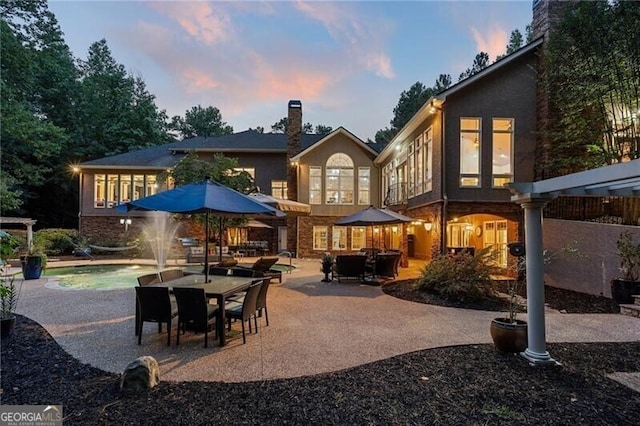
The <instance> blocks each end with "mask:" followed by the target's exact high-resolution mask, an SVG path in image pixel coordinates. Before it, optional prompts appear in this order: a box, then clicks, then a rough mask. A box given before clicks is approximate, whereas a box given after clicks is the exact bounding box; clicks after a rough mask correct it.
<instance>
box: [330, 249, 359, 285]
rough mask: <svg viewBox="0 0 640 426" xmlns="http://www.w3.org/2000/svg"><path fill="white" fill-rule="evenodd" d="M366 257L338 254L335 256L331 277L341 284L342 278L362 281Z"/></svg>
mask: <svg viewBox="0 0 640 426" xmlns="http://www.w3.org/2000/svg"><path fill="white" fill-rule="evenodd" d="M366 262H367V256H362V255H359V254H339V255H337V256H336V263H335V265H333V274H332V277H333V278H335V279H337V280H338V282H341V281H340V279H343V278H355V279H358V280H360V281H362V280H364V273H365V265H366Z"/></svg>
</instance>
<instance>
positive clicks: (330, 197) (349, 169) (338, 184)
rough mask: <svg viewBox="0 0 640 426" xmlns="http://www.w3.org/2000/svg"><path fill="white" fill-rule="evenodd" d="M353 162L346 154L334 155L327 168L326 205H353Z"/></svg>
mask: <svg viewBox="0 0 640 426" xmlns="http://www.w3.org/2000/svg"><path fill="white" fill-rule="evenodd" d="M353 173H354V172H353V160H351V157H349V156H348V155H346V154H343V153H337V154H333V155H332V156H331V157H329V159H328V160H327V167H326V174H327V175H326V178H325V180H326V190H325V191H326V199H325V203H326V204H353V190H354V185H355V184H354V176H353Z"/></svg>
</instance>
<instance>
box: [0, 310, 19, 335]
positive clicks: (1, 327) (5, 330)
mask: <svg viewBox="0 0 640 426" xmlns="http://www.w3.org/2000/svg"><path fill="white" fill-rule="evenodd" d="M15 326H16V317H15V315H14V316H12V317H11V318H2V319H0V336H1V337H2V338H3V339H4V338H7V337H9V336H11V334H13V329H14V328H15Z"/></svg>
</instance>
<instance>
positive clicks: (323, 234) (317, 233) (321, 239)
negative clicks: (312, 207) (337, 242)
mask: <svg viewBox="0 0 640 426" xmlns="http://www.w3.org/2000/svg"><path fill="white" fill-rule="evenodd" d="M327 247H328V230H327V227H326V226H314V227H313V249H314V250H322V251H326V250H327Z"/></svg>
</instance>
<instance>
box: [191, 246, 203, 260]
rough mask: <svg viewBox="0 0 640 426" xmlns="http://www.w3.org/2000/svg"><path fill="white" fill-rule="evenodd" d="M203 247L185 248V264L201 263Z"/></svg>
mask: <svg viewBox="0 0 640 426" xmlns="http://www.w3.org/2000/svg"><path fill="white" fill-rule="evenodd" d="M203 262H204V247H187V263H203Z"/></svg>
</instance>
